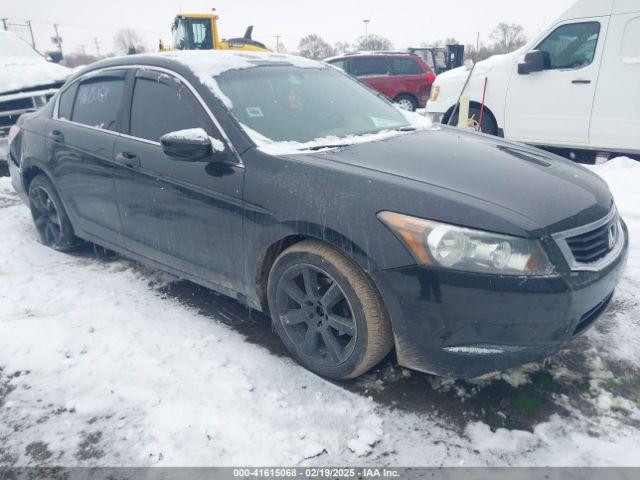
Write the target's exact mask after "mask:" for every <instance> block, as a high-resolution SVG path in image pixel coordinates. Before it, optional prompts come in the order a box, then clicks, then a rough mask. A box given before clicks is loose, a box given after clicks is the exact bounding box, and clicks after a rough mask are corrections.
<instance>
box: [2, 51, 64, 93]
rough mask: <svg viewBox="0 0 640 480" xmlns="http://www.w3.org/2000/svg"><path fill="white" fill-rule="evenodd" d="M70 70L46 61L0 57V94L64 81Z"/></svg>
mask: <svg viewBox="0 0 640 480" xmlns="http://www.w3.org/2000/svg"><path fill="white" fill-rule="evenodd" d="M70 74H71V70H70V69H68V68H66V67H63V66H62V65H56V64H55V63H51V62H47V61H46V60H44V59H42V61H39V62H33V63H31V62H25V61H22V60H21V59H19V58H15V57H14V58H11V57H9V58H7V57H4V58H0V94H2V93H8V92H14V91H17V90H23V89H25V88H30V87H37V86H40V85H43V86H44V85H51V84H53V83H60V82H64V81H65V80H66V79H67V77H68V76H69V75H70Z"/></svg>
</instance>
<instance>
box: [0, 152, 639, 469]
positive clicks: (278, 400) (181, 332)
mask: <svg viewBox="0 0 640 480" xmlns="http://www.w3.org/2000/svg"><path fill="white" fill-rule="evenodd" d="M593 169H594V170H595V171H596V172H597V173H598V174H600V175H601V176H602V177H604V178H605V179H606V180H607V181H608V182H609V184H610V186H611V189H612V191H613V193H614V195H615V197H616V199H617V202H618V206H619V210H620V211H621V213H622V215H623V217H624V218H625V220H626V221H627V223H628V225H629V229H630V233H631V238H632V248H631V254H630V258H629V264H628V269H627V272H626V275H625V277H624V280H623V282H622V284H621V285H620V288H619V291H618V293H617V295H616V298H615V301H614V303H613V304H612V307H611V308H610V310H609V312H608V313H607V314H606V316H605V317H604V318H603V319H602V320H601V321H600V322H599V324H598V325H597V327H596V328H595V329H593V330H591V331H590V332H589V334H587V335H586V336H585V337H583V338H580V339H578V340H576V341H574V342H573V343H571V344H570V345H569V346H568V348H567V349H566V350H564V351H563V352H561V353H559V354H558V355H556V356H554V357H553V358H552V359H551V360H550V361H548V362H546V363H545V364H544V365H528V366H525V367H522V368H519V369H514V370H512V371H509V372H506V373H504V374H502V375H499V376H495V377H492V378H488V379H484V380H478V381H475V382H451V381H444V380H442V379H438V378H435V377H431V376H428V375H422V374H418V373H415V372H409V371H406V370H403V369H400V368H398V367H394V366H393V364H392V362H391V361H387V362H385V363H384V364H383V365H382V366H381V367H380V368H378V369H377V370H376V371H374V372H371V373H369V374H368V375H366V376H365V377H364V378H362V379H360V380H358V381H356V382H352V383H349V384H333V383H330V382H327V381H324V380H322V379H320V378H318V377H316V376H314V375H313V374H311V373H309V372H307V371H306V370H304V369H303V368H301V367H299V366H297V365H296V364H295V363H294V362H293V361H291V360H290V359H289V358H287V357H286V356H282V355H281V354H280V352H281V349H279V348H278V347H277V342H276V341H274V340H273V337H271V336H270V334H269V333H268V323H267V322H266V319H265V318H264V316H261V315H260V314H257V313H255V312H253V313H251V312H246V311H244V310H243V309H242V308H241V307H240V306H239V305H238V304H236V303H235V302H233V301H231V300H229V299H226V298H225V297H222V296H217V295H215V294H212V293H209V292H207V291H205V290H204V289H201V288H199V287H196V286H193V285H191V284H189V283H187V282H179V281H177V280H176V279H174V278H171V277H168V276H167V275H164V274H161V273H159V272H156V271H151V270H148V269H146V268H144V267H141V266H139V265H137V264H134V263H132V262H129V261H126V260H122V259H109V258H105V257H104V256H103V255H102V256H101V255H94V254H93V251H92V250H87V251H84V252H80V253H77V254H74V255H65V254H61V253H57V252H54V251H52V250H50V249H47V248H45V247H43V246H41V245H40V244H39V243H38V242H37V240H36V234H35V230H34V228H33V227H32V224H31V221H30V217H29V212H28V210H27V208H26V207H25V206H24V205H22V204H21V203H19V201H18V199H17V197H16V196H15V194H14V193H13V191H12V189H11V186H10V182H9V179H7V178H0V466H2V465H4V466H7V465H65V466H70V465H110V466H115V465H127V466H133V465H140V466H146V465H158V466H160V465H161V466H175V465H312V464H323V465H346V464H358V465H362V464H377V465H389V466H412V465H424V466H441V465H450V466H457V465H466V466H468V465H493V466H495V465H553V466H568V465H636V466H638V465H640V456H639V455H638V454H637V453H638V452H639V451H640V409H639V404H640V306H639V303H640V300H639V299H640V189H639V188H638V187H637V182H638V180H637V179H638V178H640V163H637V162H634V161H632V160H629V159H624V158H620V159H616V160H613V161H611V162H609V163H607V164H605V165H601V166H597V167H593ZM253 332H262V333H260V334H254V333H253Z"/></svg>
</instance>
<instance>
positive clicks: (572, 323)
mask: <svg viewBox="0 0 640 480" xmlns="http://www.w3.org/2000/svg"><path fill="white" fill-rule="evenodd" d="M412 115H415V114H409V113H403V112H401V111H400V110H399V109H397V108H396V107H395V106H393V105H392V104H391V103H389V102H388V101H386V100H385V99H383V98H381V97H379V96H378V95H377V94H376V93H375V92H373V91H371V90H369V89H368V88H367V87H365V86H363V85H362V84H360V83H358V82H357V81H355V80H352V79H350V78H349V77H348V76H347V75H345V74H344V73H342V72H340V71H337V70H336V69H334V68H332V67H330V66H327V65H325V64H322V63H316V62H313V61H308V60H304V59H300V58H296V57H290V56H284V55H276V54H269V53H246V52H245V53H232V52H209V51H208V52H181V53H169V54H162V55H146V56H145V55H143V56H130V57H126V58H115V59H110V60H105V61H101V62H98V63H96V64H94V65H91V66H90V67H88V68H86V69H84V70H83V71H81V72H78V73H77V74H75V75H74V76H73V77H72V78H71V79H69V80H68V81H67V83H66V84H65V86H64V87H63V88H62V89H61V90H60V91H59V92H58V94H57V95H56V96H55V97H54V99H53V100H52V101H51V102H49V104H48V105H47V106H45V107H44V108H43V109H41V110H39V111H38V112H36V113H33V114H28V115H25V116H23V117H22V118H21V119H20V121H19V124H18V126H17V127H16V128H14V130H13V131H12V133H11V138H12V142H11V145H10V172H11V176H12V181H13V185H14V187H15V188H16V190H17V191H18V192H19V193H20V194H21V196H22V197H23V199H24V200H25V202H26V203H27V204H28V205H29V207H30V209H31V212H32V215H33V220H34V223H35V226H36V228H37V230H38V232H39V234H40V238H41V241H42V242H43V243H44V244H46V245H49V246H51V247H52V248H55V249H57V250H62V251H69V250H73V249H74V248H77V247H78V246H79V245H80V244H81V243H82V242H83V241H88V242H93V243H95V244H98V245H102V246H104V247H106V248H108V249H111V250H114V251H116V252H119V253H121V254H122V255H124V256H127V257H130V258H133V259H136V260H138V261H140V262H144V263H147V264H149V265H152V266H154V267H157V268H159V269H162V270H166V271H168V272H171V273H173V274H175V275H177V276H179V277H182V278H186V279H189V280H191V281H193V282H196V283H198V284H201V285H205V286H207V287H210V288H212V289H215V290H217V291H219V292H222V293H224V294H226V295H230V296H232V297H234V298H236V299H238V300H239V301H241V302H243V303H245V304H246V305H248V306H249V307H251V308H254V309H258V310H262V311H265V312H268V313H269V314H270V316H271V318H272V320H273V325H274V328H275V331H276V332H277V333H278V335H279V336H280V338H281V339H282V341H283V342H284V344H285V345H286V347H287V349H288V350H289V351H290V352H291V354H292V355H293V356H294V357H295V358H296V359H297V360H298V361H299V362H300V363H301V364H302V365H304V366H305V367H307V368H309V369H310V370H312V371H314V372H316V373H318V374H320V375H323V376H326V377H330V378H334V379H348V378H354V377H357V376H358V375H361V374H362V373H364V372H366V371H367V370H368V369H370V368H371V367H373V366H374V365H376V364H377V363H378V362H379V361H380V360H381V359H382V358H384V357H385V356H386V355H387V354H389V352H390V351H391V350H392V349H394V348H395V352H396V355H397V359H398V362H399V363H400V364H401V365H404V366H406V367H409V368H413V369H417V370H420V371H424V372H431V373H435V374H438V375H448V376H453V377H473V376H478V375H480V374H483V373H485V372H489V371H494V370H499V369H504V368H508V367H511V366H515V365H518V364H521V363H524V362H529V361H536V360H540V359H542V358H544V357H545V356H548V355H550V354H552V353H554V352H555V351H557V350H558V349H559V348H560V347H561V346H562V345H563V344H564V343H566V342H567V341H569V340H571V339H572V338H573V337H575V336H576V335H579V334H580V333H582V332H584V331H585V330H586V329H587V328H589V327H590V326H591V325H592V324H593V323H594V321H595V320H596V319H597V318H598V317H599V316H600V315H601V314H602V313H603V312H604V311H605V309H606V308H607V306H608V304H609V302H610V300H611V297H612V295H613V293H614V290H615V288H616V284H617V282H618V279H619V278H620V274H621V271H622V269H623V267H624V263H625V259H626V253H627V248H628V247H627V246H628V234H627V229H626V226H625V224H624V222H623V221H622V220H621V219H620V217H619V216H618V214H617V211H616V207H615V205H614V201H613V199H612V196H611V194H610V192H609V190H608V188H607V186H606V184H605V183H604V182H603V181H602V180H601V179H600V178H598V177H597V176H596V175H594V174H591V173H590V172H589V171H587V170H586V169H584V168H582V167H580V166H577V165H574V164H572V163H571V162H569V161H566V160H564V159H561V158H559V157H556V156H553V155H550V154H547V153H544V152H542V151H540V150H536V149H532V148H529V147H526V146H523V145H519V144H514V143H509V142H505V141H502V140H500V139H496V138H493V137H488V136H485V135H482V134H476V133H471V132H466V131H461V130H457V129H452V128H448V127H438V128H435V127H429V126H426V125H424V124H423V123H422V122H420V121H418V120H417V119H418V118H419V117H414V116H412Z"/></svg>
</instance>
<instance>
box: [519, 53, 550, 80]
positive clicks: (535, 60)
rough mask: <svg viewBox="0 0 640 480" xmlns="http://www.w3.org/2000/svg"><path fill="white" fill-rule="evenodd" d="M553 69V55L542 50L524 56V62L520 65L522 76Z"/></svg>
mask: <svg viewBox="0 0 640 480" xmlns="http://www.w3.org/2000/svg"><path fill="white" fill-rule="evenodd" d="M549 68H551V55H549V52H544V51H542V50H532V51H530V52H529V53H527V54H526V55H525V56H524V62H522V63H519V64H518V73H519V74H520V75H529V74H530V73H534V72H542V71H543V70H548V69H549Z"/></svg>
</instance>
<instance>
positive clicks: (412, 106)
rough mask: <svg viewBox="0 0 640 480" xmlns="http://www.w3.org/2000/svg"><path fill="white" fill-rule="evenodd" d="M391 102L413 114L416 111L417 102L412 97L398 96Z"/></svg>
mask: <svg viewBox="0 0 640 480" xmlns="http://www.w3.org/2000/svg"><path fill="white" fill-rule="evenodd" d="M393 101H394V102H395V103H397V104H398V105H400V106H401V107H402V108H405V109H406V110H409V111H410V112H415V111H416V110H417V109H418V102H417V101H416V99H415V98H414V97H413V96H412V95H407V94H402V95H398V96H397V97H396V98H394V99H393Z"/></svg>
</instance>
